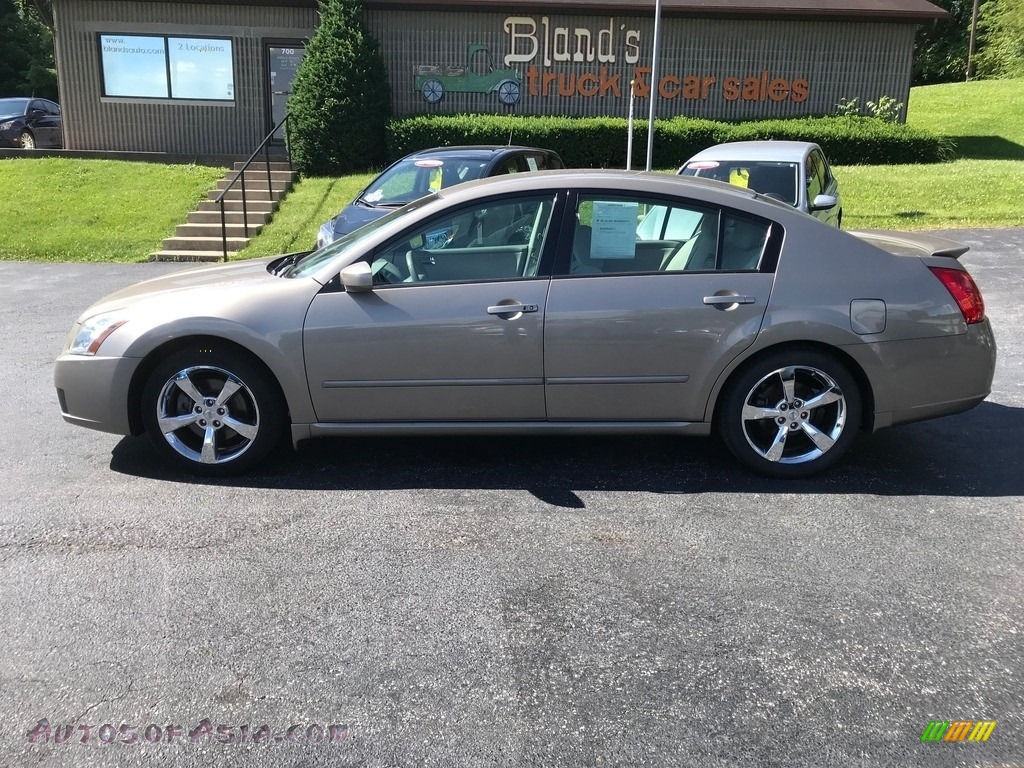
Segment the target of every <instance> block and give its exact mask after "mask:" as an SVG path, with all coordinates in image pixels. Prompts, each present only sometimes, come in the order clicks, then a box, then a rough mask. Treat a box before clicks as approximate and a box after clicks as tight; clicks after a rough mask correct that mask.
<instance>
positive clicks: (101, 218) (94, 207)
mask: <svg viewBox="0 0 1024 768" xmlns="http://www.w3.org/2000/svg"><path fill="white" fill-rule="evenodd" d="M223 174H224V169H223V168H207V167H205V166H196V165H162V164H155V163H134V162H131V163H126V162H118V161H114V160H80V159H74V158H54V157H44V158H38V159H36V158H33V159H21V158H16V159H0V178H2V179H3V180H4V192H5V193H6V206H5V208H6V210H5V211H4V215H3V216H0V259H7V260H11V259H19V260H25V261H144V260H146V259H147V258H148V257H149V254H150V253H151V252H152V251H155V250H158V249H159V246H160V241H161V240H163V239H164V238H165V237H168V236H169V235H171V234H172V233H173V232H174V228H175V226H177V225H178V224H181V223H182V222H184V221H185V217H186V216H187V215H188V213H189V211H191V210H192V209H193V208H195V206H196V203H197V202H198V201H199V200H200V199H201V198H202V197H203V196H204V195H205V194H206V192H207V191H209V190H210V189H212V188H213V187H214V186H215V185H216V182H217V179H219V178H220V177H221V176H223Z"/></svg>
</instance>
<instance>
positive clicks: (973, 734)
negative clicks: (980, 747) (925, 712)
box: [921, 720, 996, 741]
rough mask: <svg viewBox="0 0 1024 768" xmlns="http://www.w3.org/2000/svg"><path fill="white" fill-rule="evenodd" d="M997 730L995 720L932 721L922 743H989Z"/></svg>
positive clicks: (922, 737)
mask: <svg viewBox="0 0 1024 768" xmlns="http://www.w3.org/2000/svg"><path fill="white" fill-rule="evenodd" d="M995 728H996V721H995V720H977V721H975V720H953V721H949V720H932V721H931V722H929V723H928V727H927V728H925V729H924V733H922V734H921V741H988V737H989V736H991V735H992V731H994V730H995Z"/></svg>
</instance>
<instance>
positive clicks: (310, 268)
mask: <svg viewBox="0 0 1024 768" xmlns="http://www.w3.org/2000/svg"><path fill="white" fill-rule="evenodd" d="M436 199H437V198H435V197H433V196H428V197H423V198H421V199H419V200H415V201H413V202H412V203H410V204H408V205H405V206H403V207H401V208H398V209H397V210H394V211H391V212H390V213H388V214H386V215H385V216H381V217H380V218H379V219H374V220H373V221H371V222H369V223H367V224H364V225H363V226H361V227H359V229H355V230H353V231H351V232H349V233H348V234H347V235H342V236H341V237H339V238H338V239H337V240H335V241H334V242H333V243H331V244H330V245H325V246H324V247H323V248H319V249H317V250H315V251H311V252H310V253H308V254H306V255H305V256H303V257H302V258H301V259H299V260H298V261H296V262H295V264H294V265H293V266H292V268H291V269H290V270H288V272H287V274H286V275H285V277H306V276H307V275H311V274H312V273H314V272H316V271H317V270H318V269H320V267H322V266H323V265H324V264H326V263H327V262H329V261H331V260H333V259H336V258H337V257H338V256H341V255H342V254H344V253H347V252H348V251H349V250H351V249H353V248H358V247H359V246H360V243H362V241H363V240H364V239H366V238H367V237H369V236H371V235H372V234H373V233H374V232H376V231H377V230H378V229H381V228H382V227H387V226H388V225H390V224H391V223H392V222H394V221H397V220H398V219H401V218H403V217H404V216H406V215H408V214H409V213H411V212H412V211H415V210H417V209H418V208H420V207H421V206H423V205H427V204H429V203H431V202H433V201H434V200H436Z"/></svg>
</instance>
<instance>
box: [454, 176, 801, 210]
mask: <svg viewBox="0 0 1024 768" xmlns="http://www.w3.org/2000/svg"><path fill="white" fill-rule="evenodd" d="M591 185H593V187H594V188H595V190H600V192H601V193H602V194H609V193H610V192H612V191H613V190H617V191H621V192H624V193H627V194H629V193H639V194H648V195H658V194H663V195H673V196H682V197H686V196H687V194H693V195H694V196H695V197H696V198H697V199H698V200H700V199H703V200H705V201H707V202H708V203H710V204H712V205H725V206H728V205H736V204H740V205H742V204H743V202H744V201H745V202H752V201H753V200H754V199H755V197H757V198H758V199H760V200H764V198H762V197H760V196H759V195H757V193H756V192H755V191H754V190H752V189H746V188H744V187H737V186H735V185H733V184H727V183H725V182H723V181H716V180H714V179H705V178H698V177H694V176H677V175H675V174H669V173H658V172H652V171H621V170H610V169H598V168H584V169H563V170H557V171H536V172H534V173H515V174H509V175H505V176H492V177H490V178H484V179H477V180H475V181H467V182H464V183H462V184H458V185H456V186H453V187H445V188H444V189H442V190H440V191H439V192H437V193H436V195H437V196H438V197H441V198H444V199H446V200H456V199H458V198H460V197H466V198H469V199H474V198H476V197H478V196H479V195H480V193H481V192H484V193H494V194H507V193H516V192H520V191H521V192H524V193H529V192H537V191H540V190H548V189H551V190H557V189H565V188H566V187H573V188H575V189H577V190H580V191H583V190H585V189H586V188H587V187H588V186H591ZM773 202H774V201H773ZM781 207H782V208H784V209H786V210H792V209H791V208H790V206H785V205H784V206H781Z"/></svg>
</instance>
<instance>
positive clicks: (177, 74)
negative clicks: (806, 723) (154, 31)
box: [99, 34, 235, 101]
mask: <svg viewBox="0 0 1024 768" xmlns="http://www.w3.org/2000/svg"><path fill="white" fill-rule="evenodd" d="M99 47H100V61H101V65H102V70H103V95H104V96H117V97H125V98H152V99H189V100H192V99H198V100H211V101H213V100H216V101H234V98H235V86H234V64H233V59H232V52H231V40H228V39H220V38H208V37H173V36H168V35H105V34H101V35H100V36H99Z"/></svg>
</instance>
